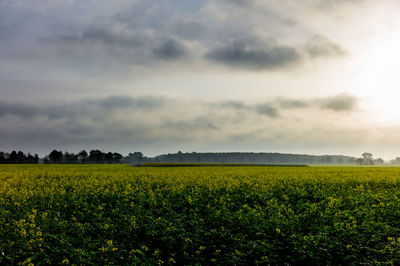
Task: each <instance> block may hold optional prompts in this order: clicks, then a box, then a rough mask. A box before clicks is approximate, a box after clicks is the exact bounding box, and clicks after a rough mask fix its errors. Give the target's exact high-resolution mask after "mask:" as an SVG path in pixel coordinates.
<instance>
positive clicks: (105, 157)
mask: <svg viewBox="0 0 400 266" xmlns="http://www.w3.org/2000/svg"><path fill="white" fill-rule="evenodd" d="M122 158H123V156H122V155H121V154H120V153H117V152H114V153H113V152H102V151H100V150H91V151H90V152H89V153H87V152H86V151H85V150H82V151H80V152H79V153H77V154H74V153H70V152H64V153H63V152H62V151H57V150H53V151H52V152H50V154H49V155H47V156H46V157H44V159H43V163H45V164H48V163H57V164H59V163H60V164H62V163H64V164H114V163H120V162H121V159H122Z"/></svg>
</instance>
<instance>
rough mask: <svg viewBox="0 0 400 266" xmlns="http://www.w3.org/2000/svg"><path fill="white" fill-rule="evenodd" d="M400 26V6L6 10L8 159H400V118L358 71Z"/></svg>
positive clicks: (195, 4) (1, 119)
mask: <svg viewBox="0 0 400 266" xmlns="http://www.w3.org/2000/svg"><path fill="white" fill-rule="evenodd" d="M398 15H400V11H399V5H398V3H397V2H396V1H394V0H384V1H379V3H378V2H377V1H372V0H346V1H345V0H343V1H333V0H332V1H325V0H299V1H278V0H272V1H261V0H216V1H211V0H161V1H144V0H134V1H128V0H114V1H106V0H98V1H92V0H87V1H86V0H85V1H69V0H55V1H47V0H38V1H28V0H3V1H0V138H1V140H2V141H1V142H0V150H10V149H21V150H25V151H31V152H36V151H37V152H41V153H46V152H47V151H48V150H49V149H53V148H59V149H63V150H70V151H76V150H78V149H81V148H85V147H86V148H90V147H93V148H95V147H99V148H100V147H104V148H107V149H108V150H115V151H121V152H125V153H127V152H129V151H133V150H141V151H143V152H144V153H150V154H152V155H154V154H158V153H163V152H170V151H176V150H183V151H193V150H199V151H206V150H209V151H266V152H268V151H284V152H302V153H347V154H350V155H354V154H358V153H359V152H361V151H364V149H368V148H370V147H376V146H379V147H380V146H383V147H386V148H385V149H387V150H388V154H394V153H395V152H396V150H395V147H396V145H392V146H391V145H389V144H388V143H389V141H388V140H390V139H391V138H392V139H393V136H394V135H395V134H392V133H390V134H389V133H387V132H388V131H387V130H386V129H387V128H391V131H390V132H397V131H398V128H400V127H399V126H398V123H400V119H399V120H398V121H397V120H396V121H397V122H398V123H397V122H396V121H394V122H393V121H389V122H384V123H380V122H379V121H381V120H380V119H379V116H378V115H376V114H378V113H379V110H378V109H373V108H374V104H371V102H374V100H375V99H376V98H377V97H371V95H374V96H379V95H380V94H379V91H378V90H377V92H374V90H373V89H371V88H369V86H371V85H370V84H371V82H364V81H363V82H361V81H360V78H359V76H360V75H361V74H358V73H359V71H361V70H363V69H364V70H365V69H367V67H366V65H367V66H368V64H365V63H364V61H362V60H359V58H364V57H363V56H362V55H364V54H368V53H366V52H365V51H367V50H366V49H367V48H368V47H373V45H371V43H373V44H375V43H376V42H375V41H374V42H372V41H371V40H375V39H374V38H378V37H379V38H380V36H381V35H382V34H383V33H385V34H386V33H390V32H392V31H394V28H395V25H398V23H397V22H398V21H397V17H399V16H398ZM383 40H385V39H383ZM382 43H387V42H385V41H382ZM394 46H395V45H394ZM363 53H364V54H363ZM378 54H379V53H378ZM394 57H395V56H394ZM377 58H380V57H377ZM357 60H358V61H357ZM382 65H384V62H383V63H382ZM378 66H379V65H378ZM375 67H376V66H375ZM368 73H370V72H368ZM374 73H375V72H374ZM382 75H383V74H382ZM364 76H366V75H364ZM367 76H368V75H367ZM369 76H372V75H369ZM382 77H384V76H382ZM382 80H384V78H382ZM376 84H378V85H377V86H380V85H381V84H384V82H383V81H381V80H379V81H377V82H376ZM380 87H384V86H380ZM366 91H367V92H368V93H369V94H368V93H367V92H366ZM371 91H372V92H373V93H372V92H371ZM363 93H365V94H363ZM382 95H384V93H382ZM386 95H388V93H386ZM368 97H369V98H368ZM387 97H388V98H390V97H389V96H387ZM376 102H379V101H376ZM382 112H383V111H382ZM393 113H395V112H393ZM377 117H378V118H377ZM388 120H389V119H388ZM382 128H383V129H385V130H382ZM360 132H364V134H363V135H362V136H360ZM365 132H368V133H365ZM377 132H381V133H380V134H378V133H377ZM385 132H386V133H385ZM385 136H386V138H385ZM399 148H400V147H399ZM380 156H385V155H382V154H381V155H380Z"/></svg>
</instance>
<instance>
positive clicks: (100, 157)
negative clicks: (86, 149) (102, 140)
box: [89, 150, 104, 164]
mask: <svg viewBox="0 0 400 266" xmlns="http://www.w3.org/2000/svg"><path fill="white" fill-rule="evenodd" d="M89 161H90V162H91V163H97V164H102V163H104V154H103V153H102V152H101V151H99V150H91V151H90V154H89Z"/></svg>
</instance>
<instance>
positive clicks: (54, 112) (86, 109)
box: [0, 96, 165, 119]
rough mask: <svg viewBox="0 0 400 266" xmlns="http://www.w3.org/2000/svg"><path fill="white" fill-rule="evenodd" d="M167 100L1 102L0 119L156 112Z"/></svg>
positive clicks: (106, 99) (159, 98)
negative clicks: (116, 112)
mask: <svg viewBox="0 0 400 266" xmlns="http://www.w3.org/2000/svg"><path fill="white" fill-rule="evenodd" d="M164 104H165V99H164V98H161V97H140V98H130V97H123V96H110V97H107V98H104V99H97V100H81V101H78V102H73V103H70V104H52V105H47V106H43V105H30V104H23V103H8V102H6V101H0V117H1V116H5V115H14V116H18V117H21V118H32V117H34V116H44V117H47V118H49V119H62V118H73V117H80V116H82V117H87V116H102V115H105V114H109V112H112V111H115V110H121V109H128V110H145V111H149V110H154V109H157V108H160V107H162V106H163V105H164Z"/></svg>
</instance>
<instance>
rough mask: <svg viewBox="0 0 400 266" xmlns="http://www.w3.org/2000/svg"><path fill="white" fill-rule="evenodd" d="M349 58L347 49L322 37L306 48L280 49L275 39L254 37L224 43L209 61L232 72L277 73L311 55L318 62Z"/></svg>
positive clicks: (309, 43)
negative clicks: (345, 56) (323, 58)
mask: <svg viewBox="0 0 400 266" xmlns="http://www.w3.org/2000/svg"><path fill="white" fill-rule="evenodd" d="M345 54H346V52H345V49H344V48H342V47H341V46H339V45H338V44H335V43H333V42H332V41H331V40H330V39H329V38H327V37H325V36H322V35H316V36H314V37H313V38H312V39H311V40H310V41H309V42H308V43H307V44H306V45H305V47H304V46H301V45H298V46H297V47H296V46H287V45H280V44H278V43H277V42H276V41H274V40H271V39H266V40H264V39H261V38H260V37H256V36H252V37H249V38H237V39H232V40H229V41H226V42H223V44H220V45H219V46H217V47H215V48H214V49H211V50H210V51H208V52H207V53H206V54H205V59H207V60H209V61H212V62H216V63H219V64H223V65H226V66H228V67H232V68H242V69H253V70H276V69H286V68H292V67H295V66H297V65H298V64H299V63H300V62H302V61H303V59H304V57H305V56H307V55H308V56H309V57H310V58H316V57H337V56H343V55H345Z"/></svg>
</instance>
